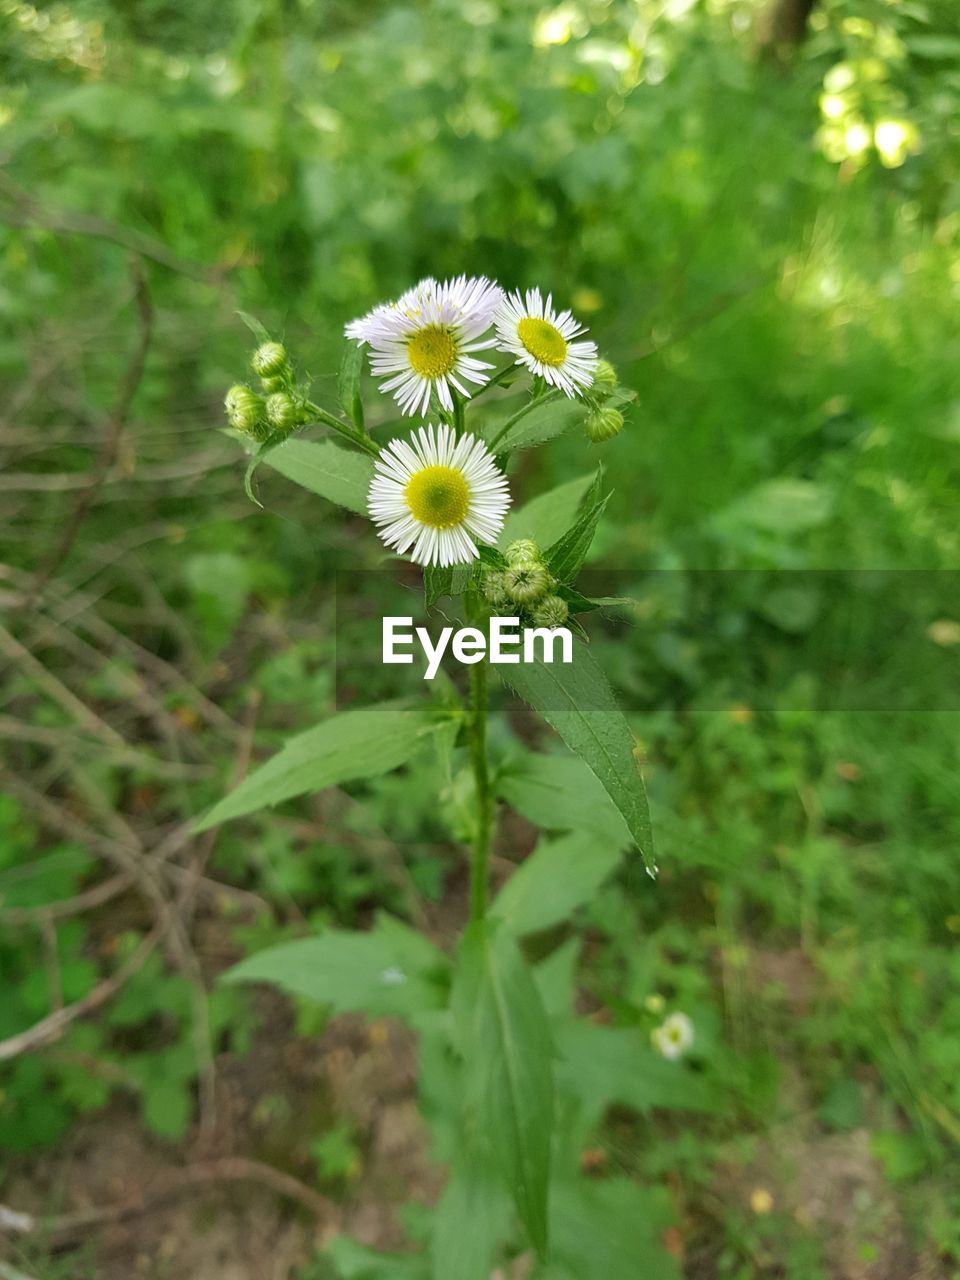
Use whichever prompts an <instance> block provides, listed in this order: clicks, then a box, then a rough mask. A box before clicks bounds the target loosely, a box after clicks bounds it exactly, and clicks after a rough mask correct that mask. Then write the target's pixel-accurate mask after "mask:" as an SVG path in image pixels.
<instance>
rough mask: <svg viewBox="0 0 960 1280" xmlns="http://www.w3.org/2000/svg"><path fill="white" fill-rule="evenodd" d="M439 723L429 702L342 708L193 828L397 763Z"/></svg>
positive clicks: (301, 735)
mask: <svg viewBox="0 0 960 1280" xmlns="http://www.w3.org/2000/svg"><path fill="white" fill-rule="evenodd" d="M440 723H441V721H439V720H438V719H437V718H436V713H435V711H434V709H433V708H432V707H431V704H429V703H413V704H411V703H408V702H384V703H380V704H378V705H377V706H373V707H360V708H357V709H356V710H352V711H342V712H340V714H339V715H335V716H332V717H331V718H330V719H329V720H326V721H324V723H323V724H321V725H317V726H316V728H314V729H308V730H307V731H306V732H305V733H299V734H297V735H296V737H294V738H291V739H290V740H289V741H288V742H287V743H286V744H285V745H284V746H283V748H282V749H281V750H280V751H279V752H278V753H277V754H276V755H275V756H274V757H273V759H271V760H268V761H267V763H266V764H264V765H261V767H260V768H259V769H255V770H254V772H253V773H251V774H250V776H249V777H247V778H245V779H244V781H243V782H241V783H240V785H239V786H238V787H237V788H236V789H235V790H234V791H231V793H230V794H229V795H228V796H226V797H224V799H223V800H221V801H220V802H219V804H216V805H214V807H213V808H212V809H211V811H210V812H209V813H208V814H207V815H206V817H204V818H202V819H201V820H200V821H199V822H198V823H197V825H196V827H195V830H196V831H198V832H199V831H206V830H207V829H208V828H209V827H215V826H216V825H217V824H218V823H220V822H227V821H229V820H230V819H231V818H240V817H243V816H244V815H245V814H248V813H254V812H256V810H257V809H263V808H264V807H265V806H267V805H275V804H279V803H280V802H281V801H282V800H290V799H291V798H292V797H293V796H299V795H303V794H304V793H305V792H307V791H322V790H323V789H324V788H325V787H335V786H339V784H340V783H342V782H349V781H352V780H353V779H355V778H374V777H376V776H377V775H378V774H381V773H387V772H389V770H391V769H396V768H399V766H400V765H402V764H405V763H406V761H407V760H409V759H410V757H411V756H412V755H413V754H414V753H415V752H416V751H418V750H419V748H420V747H421V746H422V744H423V743H424V742H426V741H427V740H429V738H430V737H431V736H432V734H433V732H434V730H435V729H436V728H437V727H438V725H439V724H440Z"/></svg>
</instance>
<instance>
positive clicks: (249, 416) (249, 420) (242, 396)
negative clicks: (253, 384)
mask: <svg viewBox="0 0 960 1280" xmlns="http://www.w3.org/2000/svg"><path fill="white" fill-rule="evenodd" d="M223 407H224V408H225V409H226V411H227V419H228V421H229V423H230V425H231V427H235V428H236V430H237V431H242V432H243V433H244V435H248V436H253V438H254V439H255V440H260V439H262V438H263V433H264V423H265V418H266V408H265V405H264V403H263V400H262V399H261V397H260V396H258V395H257V393H256V392H255V391H251V390H250V388H249V387H245V386H243V385H238V386H235V387H231V388H230V390H229V391H228V392H227V394H226V397H225V399H224V401H223Z"/></svg>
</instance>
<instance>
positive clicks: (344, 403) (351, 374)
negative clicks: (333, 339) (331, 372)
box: [337, 342, 363, 431]
mask: <svg viewBox="0 0 960 1280" xmlns="http://www.w3.org/2000/svg"><path fill="white" fill-rule="evenodd" d="M362 370H363V347H358V346H357V345H356V344H355V343H353V342H348V343H347V345H346V346H345V347H344V350H343V359H342V360H341V362H340V376H339V378H338V379H337V399H338V400H339V401H340V407H341V409H343V411H344V413H345V414H346V415H347V417H348V418H349V419H350V421H351V422H352V423H353V425H354V426H355V427H356V428H357V430H358V431H362V430H363V401H362V400H361V399H360V374H361V372H362Z"/></svg>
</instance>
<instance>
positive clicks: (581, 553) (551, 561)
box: [544, 468, 610, 582]
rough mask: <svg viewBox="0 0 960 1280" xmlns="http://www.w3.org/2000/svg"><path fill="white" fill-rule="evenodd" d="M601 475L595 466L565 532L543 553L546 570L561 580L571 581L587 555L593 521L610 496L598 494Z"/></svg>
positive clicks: (600, 470) (601, 472)
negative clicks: (594, 470)
mask: <svg viewBox="0 0 960 1280" xmlns="http://www.w3.org/2000/svg"><path fill="white" fill-rule="evenodd" d="M602 479H603V471H602V469H601V468H598V469H597V474H596V475H595V476H594V478H593V483H592V484H591V486H590V488H589V490H588V491H587V494H586V496H585V497H584V499H583V506H582V508H581V511H580V515H579V516H578V517H577V519H576V520H575V521H574V523H573V525H572V526H571V527H570V528H569V529H568V530H567V531H566V533H564V534H562V535H561V537H559V538H558V539H557V541H556V542H555V543H554V544H553V546H551V547H550V548H549V549H548V550H547V552H546V554H545V556H544V560H545V561H546V563H547V567H548V568H549V570H550V572H551V573H552V574H554V576H555V577H557V578H559V579H560V581H561V582H572V581H573V579H574V578H575V577H576V576H577V574H578V573H579V572H580V567H581V565H582V564H583V562H584V560H585V559H586V557H587V552H588V551H589V550H590V544H591V543H592V542H593V535H594V534H595V533H596V531H597V525H598V524H599V523H600V517H601V516H602V515H603V510H604V507H605V506H606V505H607V503H608V501H609V500H610V495H609V494H607V495H606V497H603V498H601V497H600V484H601V482H602Z"/></svg>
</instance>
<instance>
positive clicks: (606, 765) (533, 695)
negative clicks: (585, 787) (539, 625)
mask: <svg viewBox="0 0 960 1280" xmlns="http://www.w3.org/2000/svg"><path fill="white" fill-rule="evenodd" d="M498 669H499V671H500V673H501V675H502V677H503V679H504V680H506V681H507V682H508V683H509V684H510V685H511V686H512V687H513V688H514V689H515V690H516V692H517V693H518V694H519V695H520V697H521V698H523V700H524V702H526V703H528V704H529V705H530V706H531V707H532V708H533V709H534V711H536V712H538V713H539V714H540V715H542V716H543V718H544V720H546V721H547V723H548V724H549V725H551V726H552V727H553V728H554V729H556V731H557V733H558V734H559V735H560V737H561V738H562V739H563V741H564V742H565V743H566V744H567V746H568V747H569V748H570V750H571V751H572V752H573V753H574V755H576V756H579V757H580V759H581V760H583V762H584V763H585V764H586V765H587V766H588V767H589V768H590V769H591V770H592V771H593V773H594V774H595V775H596V776H597V778H598V779H599V781H600V782H601V784H602V785H603V788H604V790H605V791H606V792H607V794H608V795H609V796H610V799H611V800H612V801H613V803H614V804H615V805H616V807H617V809H618V810H619V811H620V813H621V814H622V816H623V818H624V821H625V822H626V824H627V827H628V829H629V831H630V835H631V836H632V838H633V840H634V841H635V842H636V844H637V847H638V848H639V850H640V852H641V854H642V856H643V860H644V863H645V865H646V867H647V870H648V871H649V872H650V873H651V875H653V874H655V873H656V865H655V858H654V847H653V831H652V829H651V827H650V812H649V809H648V807H647V793H646V789H645V788H644V785H643V778H642V777H641V775H640V764H639V761H638V759H637V756H636V754H635V752H634V743H633V735H632V734H631V732H630V727H629V725H628V724H627V722H626V719H625V718H624V715H623V712H622V711H621V710H620V708H619V706H618V705H617V701H616V699H615V698H614V696H613V690H612V689H611V688H610V685H609V684H608V683H607V678H606V676H605V675H604V674H603V672H602V670H601V669H600V667H599V666H598V665H597V662H596V660H595V659H594V657H593V655H592V654H591V653H590V651H589V649H587V648H586V647H585V646H584V645H583V644H582V643H580V642H579V641H577V640H574V643H573V662H571V663H545V662H543V661H542V659H540V658H537V660H536V661H534V662H526V663H524V662H521V663H519V664H518V665H517V666H504V667H500V668H498Z"/></svg>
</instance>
